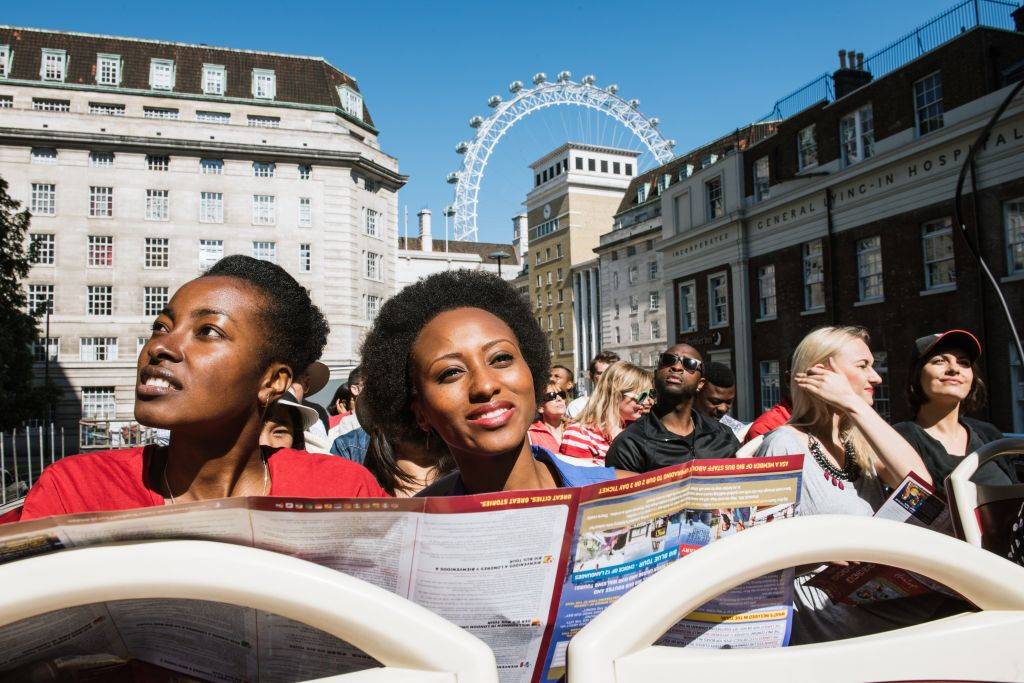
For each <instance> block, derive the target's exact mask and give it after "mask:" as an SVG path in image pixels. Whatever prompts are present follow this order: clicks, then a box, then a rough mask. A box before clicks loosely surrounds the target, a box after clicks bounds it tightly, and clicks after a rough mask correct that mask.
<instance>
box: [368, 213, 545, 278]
mask: <svg viewBox="0 0 1024 683" xmlns="http://www.w3.org/2000/svg"><path fill="white" fill-rule="evenodd" d="M379 216H380V213H379V212H377V211H374V210H373V209H367V210H366V234H367V235H369V236H370V237H379V236H380V235H379V234H378V233H377V218H378V217H379ZM537 258H538V259H540V254H537ZM538 262H539V261H538ZM538 277H540V276H539V275H538Z"/></svg>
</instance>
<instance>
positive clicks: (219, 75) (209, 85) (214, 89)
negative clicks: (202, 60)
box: [203, 64, 228, 95]
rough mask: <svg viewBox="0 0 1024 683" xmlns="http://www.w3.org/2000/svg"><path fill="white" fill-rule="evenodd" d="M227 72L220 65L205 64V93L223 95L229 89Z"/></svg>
mask: <svg viewBox="0 0 1024 683" xmlns="http://www.w3.org/2000/svg"><path fill="white" fill-rule="evenodd" d="M227 76H228V72H227V70H226V69H225V68H224V67H223V66H221V65H220V64H203V93H204V94H206V95H223V94H224V92H225V90H226V89H227V80H228V78H227Z"/></svg>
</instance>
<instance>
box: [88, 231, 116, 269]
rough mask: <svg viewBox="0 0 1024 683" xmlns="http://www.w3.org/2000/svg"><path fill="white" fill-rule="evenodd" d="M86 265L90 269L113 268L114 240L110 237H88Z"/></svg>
mask: <svg viewBox="0 0 1024 683" xmlns="http://www.w3.org/2000/svg"><path fill="white" fill-rule="evenodd" d="M86 263H87V264H88V266H89V267H90V268H113V267H114V238H113V236H112V235H89V253H88V259H87V261H86Z"/></svg>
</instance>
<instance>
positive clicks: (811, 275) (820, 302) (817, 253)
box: [802, 239, 825, 311]
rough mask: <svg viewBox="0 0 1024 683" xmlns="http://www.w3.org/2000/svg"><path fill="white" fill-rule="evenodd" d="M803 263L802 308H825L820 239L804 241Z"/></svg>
mask: <svg viewBox="0 0 1024 683" xmlns="http://www.w3.org/2000/svg"><path fill="white" fill-rule="evenodd" d="M802 250H803V265H804V310H805V311H813V310H818V309H821V308H825V257H824V254H823V253H822V246H821V240H820V239H819V240H814V241H813V242H805V243H804V245H803V247H802Z"/></svg>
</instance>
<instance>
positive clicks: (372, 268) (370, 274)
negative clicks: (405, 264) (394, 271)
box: [366, 251, 384, 280]
mask: <svg viewBox="0 0 1024 683" xmlns="http://www.w3.org/2000/svg"><path fill="white" fill-rule="evenodd" d="M366 277H367V278H369V279H370V280H383V279H384V257H383V256H381V255H380V254H375V253H373V252H372V251H368V252H366Z"/></svg>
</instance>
